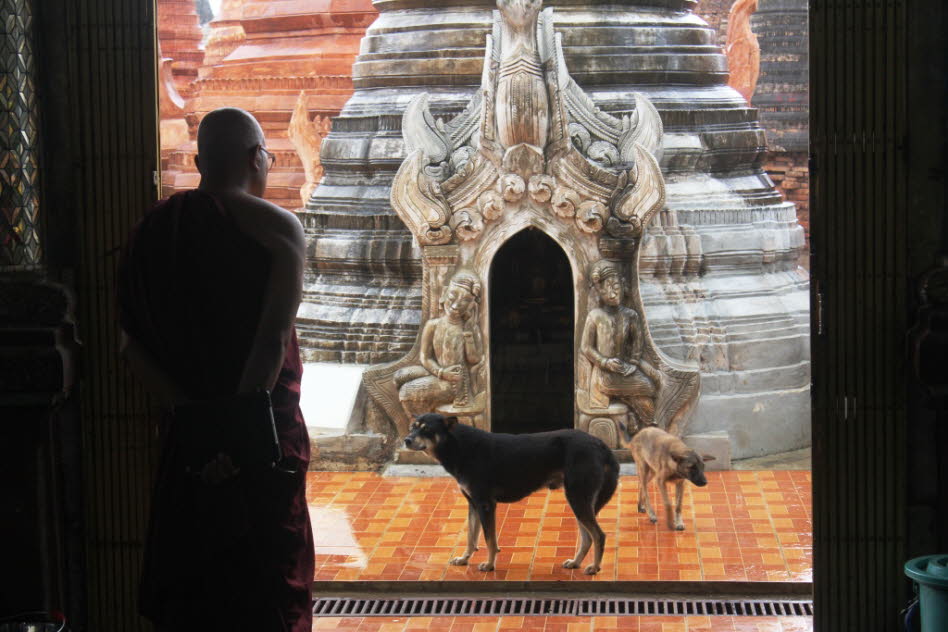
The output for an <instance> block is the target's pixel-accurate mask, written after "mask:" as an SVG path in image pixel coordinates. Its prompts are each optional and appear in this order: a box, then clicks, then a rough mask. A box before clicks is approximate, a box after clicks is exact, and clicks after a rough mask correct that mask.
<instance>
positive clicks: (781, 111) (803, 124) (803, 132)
mask: <svg viewBox="0 0 948 632" xmlns="http://www.w3.org/2000/svg"><path fill="white" fill-rule="evenodd" d="M807 7H808V3H807V0H760V4H759V6H758V7H757V11H756V13H754V15H753V16H752V17H751V24H752V27H753V30H754V33H756V34H757V38H758V40H759V41H760V78H759V80H758V82H757V90H756V92H755V93H754V99H753V101H752V103H753V105H754V107H756V108H757V109H758V111H759V112H760V114H759V116H760V123H761V125H762V126H763V127H764V129H766V130H767V144H768V146H769V147H770V149H771V150H772V151H778V152H806V151H807V150H808V149H809V114H810V108H809V97H810V83H809V82H810V78H809V71H810V54H809V33H808V18H807Z"/></svg>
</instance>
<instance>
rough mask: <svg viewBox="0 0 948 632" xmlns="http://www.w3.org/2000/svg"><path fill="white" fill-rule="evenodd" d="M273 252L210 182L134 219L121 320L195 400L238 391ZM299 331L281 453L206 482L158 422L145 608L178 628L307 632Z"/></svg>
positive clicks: (168, 425)
mask: <svg viewBox="0 0 948 632" xmlns="http://www.w3.org/2000/svg"><path fill="white" fill-rule="evenodd" d="M269 267H270V260H269V254H268V253H267V252H266V250H265V249H264V248H263V247H262V246H261V245H260V244H258V243H257V242H256V241H254V240H253V239H252V238H251V237H249V236H248V235H245V234H244V233H242V232H241V231H240V229H239V228H238V225H237V223H236V222H235V221H234V219H233V218H232V217H231V216H230V215H229V214H228V213H227V210H226V209H225V208H224V207H223V206H222V205H221V204H220V203H219V202H218V201H217V200H216V199H215V198H214V197H212V196H210V195H209V194H207V193H205V192H203V191H198V190H196V191H188V192H185V193H178V194H176V195H174V196H172V197H171V198H170V199H168V200H165V201H163V202H160V203H158V204H157V205H156V206H155V208H154V209H152V210H151V211H150V212H149V213H148V214H146V216H145V217H144V218H143V219H142V220H141V222H139V224H138V225H137V226H136V227H135V229H133V231H132V233H131V235H130V236H129V240H128V243H127V245H126V247H125V249H124V251H123V254H122V261H121V263H120V266H119V274H118V311H119V319H120V322H121V325H122V328H123V329H124V330H125V331H126V332H127V333H128V334H129V335H130V336H131V337H133V338H134V339H136V340H137V341H138V342H140V343H141V344H142V345H143V346H144V347H145V348H146V349H148V351H149V352H150V353H151V354H152V355H153V356H154V358H155V359H156V361H157V363H158V364H159V366H161V367H162V368H163V369H164V370H165V371H166V372H167V373H168V374H169V375H171V376H172V377H173V378H174V379H175V380H176V381H177V382H178V383H179V384H180V385H181V386H182V387H183V388H184V389H185V391H186V392H187V393H188V395H189V396H190V397H192V398H194V399H214V398H220V397H227V396H229V395H234V394H236V392H237V387H238V385H239V381H240V376H241V374H242V372H243V368H244V364H245V362H246V359H247V357H248V355H249V353H250V348H251V345H252V343H253V339H254V335H255V333H256V330H257V323H258V321H259V319H260V310H261V306H262V302H263V297H264V290H265V284H266V280H267V276H268V273H269ZM302 373H303V365H302V362H301V360H300V355H299V345H298V343H297V339H296V332H295V331H294V332H293V337H292V339H291V341H290V343H289V345H288V346H287V349H286V356H285V358H284V361H283V367H282V369H281V371H280V376H279V379H278V381H277V385H276V387H275V388H274V389H273V393H272V395H271V397H272V401H273V412H274V418H275V421H276V427H277V434H278V436H279V440H280V447H281V448H282V450H283V455H284V463H283V465H284V466H285V467H286V468H289V469H295V470H296V473H295V474H287V473H283V472H264V473H254V474H252V475H244V474H243V473H242V474H241V475H239V476H238V477H236V478H235V479H233V480H231V481H229V482H227V483H225V484H223V485H221V486H218V487H207V486H205V485H204V484H203V483H200V482H199V481H196V480H195V479H194V478H192V477H190V476H189V475H187V474H185V472H184V471H183V467H182V466H181V464H180V462H178V461H177V459H176V451H175V445H174V441H173V432H172V431H171V429H173V419H171V418H169V419H166V420H165V423H164V424H163V427H162V446H161V461H160V464H159V470H158V478H157V481H156V485H155V491H154V495H153V500H152V513H151V520H150V525H149V532H148V538H147V541H146V549H145V561H144V572H143V576H142V586H141V610H142V614H144V615H145V616H147V617H148V618H150V619H152V620H153V621H156V622H158V623H160V624H162V625H165V626H169V627H174V628H176V629H191V628H193V629H201V630H217V629H221V630H225V629H226V630H248V631H249V630H254V631H260V632H269V631H270V630H279V631H283V630H287V631H290V632H304V631H305V632H309V630H310V628H311V609H310V602H311V597H310V595H311V593H310V587H311V582H312V579H313V564H314V556H313V537H312V531H311V527H310V521H309V512H308V509H307V506H306V490H305V483H306V478H305V477H306V469H307V466H308V464H309V456H310V454H309V436H308V434H307V431H306V425H305V423H304V421H303V415H302V413H301V411H300V408H299V401H300V382H301V379H302Z"/></svg>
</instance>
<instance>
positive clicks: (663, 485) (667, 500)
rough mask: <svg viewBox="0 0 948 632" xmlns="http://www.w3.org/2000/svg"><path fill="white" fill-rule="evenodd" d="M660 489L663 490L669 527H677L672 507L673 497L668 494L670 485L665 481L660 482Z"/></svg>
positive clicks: (666, 520) (663, 500) (672, 528)
mask: <svg viewBox="0 0 948 632" xmlns="http://www.w3.org/2000/svg"><path fill="white" fill-rule="evenodd" d="M658 489H659V490H660V491H661V492H662V502H663V503H665V522H666V523H667V524H668V528H669V529H671V530H674V529H675V519H674V509H673V508H672V501H671V498H669V496H668V486H667V485H666V483H665V481H659V482H658Z"/></svg>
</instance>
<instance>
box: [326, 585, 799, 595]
mask: <svg viewBox="0 0 948 632" xmlns="http://www.w3.org/2000/svg"><path fill="white" fill-rule="evenodd" d="M566 594H568V596H569V597H570V598H574V597H596V598H599V597H607V596H614V597H622V598H625V599H628V598H634V597H636V596H639V595H641V596H643V597H655V596H657V595H660V596H661V597H662V598H665V597H667V598H709V599H712V598H720V597H727V598H737V599H739V598H747V599H766V598H784V599H786V598H798V599H808V598H812V596H813V583H812V582H747V581H678V582H676V581H595V582H588V581H473V582H472V581H316V582H313V596H314V597H317V598H325V597H354V596H358V597H367V596H381V595H384V596H387V597H396V596H397V597H405V598H409V597H416V596H417V597H431V596H439V597H449V596H472V595H475V596H478V597H509V596H511V595H530V596H531V597H537V598H539V597H543V596H545V595H549V596H557V597H563V596H564V595H566Z"/></svg>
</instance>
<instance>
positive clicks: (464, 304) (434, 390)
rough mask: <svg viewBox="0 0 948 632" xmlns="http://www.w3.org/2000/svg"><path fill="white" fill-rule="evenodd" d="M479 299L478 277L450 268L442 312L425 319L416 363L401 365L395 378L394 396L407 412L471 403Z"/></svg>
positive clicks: (479, 353) (479, 348) (478, 350)
mask: <svg viewBox="0 0 948 632" xmlns="http://www.w3.org/2000/svg"><path fill="white" fill-rule="evenodd" d="M480 300H481V281H480V279H479V278H478V277H477V275H476V274H474V273H473V272H472V271H470V270H466V269H463V268H462V269H460V270H458V271H457V272H455V273H454V276H452V277H451V280H450V281H449V282H448V285H447V287H446V288H445V289H444V292H443V293H442V295H441V307H442V309H443V310H444V315H443V316H440V317H437V318H432V319H430V320H428V322H426V323H425V326H424V329H423V330H422V332H421V349H420V350H419V354H418V359H419V361H420V366H419V365H416V366H407V367H404V368H402V369H399V370H398V371H396V373H395V376H394V379H395V384H396V385H397V386H398V387H399V389H398V398H399V400H401V402H402V406H403V407H404V408H405V412H407V413H408V414H409V415H410V416H414V415H419V414H421V413H426V412H432V411H433V410H435V408H436V407H437V406H440V405H443V404H453V405H454V407H455V408H458V409H464V408H468V407H470V406H472V405H473V404H474V398H475V396H476V395H477V390H478V388H477V387H478V386H479V385H478V384H477V382H478V379H477V378H478V376H477V375H476V372H477V370H478V368H479V366H480V364H481V360H482V359H483V355H484V351H483V350H484V343H483V339H482V337H481V330H480V324H479V320H480V319H479V318H478V315H477V306H478V304H479V303H480Z"/></svg>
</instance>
